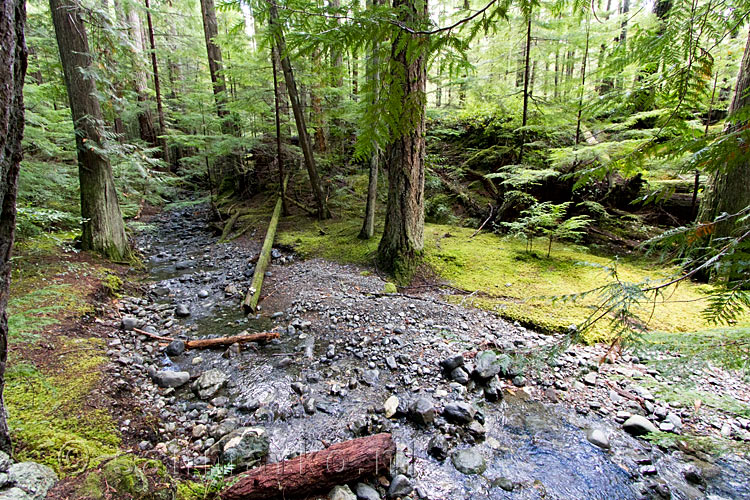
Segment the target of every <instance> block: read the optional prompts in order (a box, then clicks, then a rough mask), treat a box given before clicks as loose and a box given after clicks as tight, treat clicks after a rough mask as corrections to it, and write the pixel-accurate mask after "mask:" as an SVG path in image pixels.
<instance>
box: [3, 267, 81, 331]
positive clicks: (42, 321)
mask: <svg viewBox="0 0 750 500" xmlns="http://www.w3.org/2000/svg"><path fill="white" fill-rule="evenodd" d="M29 281H31V283H30V282H29ZM29 281H27V282H26V283H24V284H23V286H22V287H20V289H14V290H13V292H14V293H12V294H11V298H10V300H9V301H8V330H9V336H10V339H11V340H15V341H18V342H29V341H34V340H37V339H38V336H39V335H38V334H39V332H41V331H42V330H44V329H45V328H47V327H49V326H51V325H54V324H57V323H58V322H59V321H60V315H61V313H65V314H66V315H82V314H86V313H89V312H91V311H93V308H92V306H91V304H89V303H88V301H87V300H86V297H85V296H84V294H85V290H82V289H80V288H75V287H73V286H71V285H68V284H51V285H47V286H44V283H45V282H46V279H40V280H34V279H31V280H29ZM34 284H36V285H38V286H39V288H36V289H31V290H29V291H26V290H28V289H29V288H31V287H32V286H34Z"/></svg>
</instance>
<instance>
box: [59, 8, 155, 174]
mask: <svg viewBox="0 0 750 500" xmlns="http://www.w3.org/2000/svg"><path fill="white" fill-rule="evenodd" d="M50 1H51V0H50ZM144 1H145V5H146V21H147V23H148V43H149V46H150V48H151V69H152V71H153V73H154V93H155V94H156V114H157V116H158V118H159V134H160V135H161V136H162V137H161V149H162V159H163V160H164V162H165V163H167V165H168V164H169V147H168V146H167V137H166V136H167V126H166V122H165V120H164V106H163V104H162V102H161V82H160V81H159V62H158V61H157V59H156V41H155V40H154V23H153V22H152V20H151V4H150V3H149V0H144Z"/></svg>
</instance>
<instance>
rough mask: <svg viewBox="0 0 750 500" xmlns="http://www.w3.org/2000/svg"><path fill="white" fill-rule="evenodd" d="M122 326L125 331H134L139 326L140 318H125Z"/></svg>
mask: <svg viewBox="0 0 750 500" xmlns="http://www.w3.org/2000/svg"><path fill="white" fill-rule="evenodd" d="M121 326H122V329H123V330H126V331H130V330H133V329H134V328H136V327H137V326H138V318H135V317H133V316H123V318H122V322H121Z"/></svg>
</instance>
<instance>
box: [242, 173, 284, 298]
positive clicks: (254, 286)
mask: <svg viewBox="0 0 750 500" xmlns="http://www.w3.org/2000/svg"><path fill="white" fill-rule="evenodd" d="M288 180H289V175H288V174H287V177H286V178H285V179H284V185H283V186H282V188H281V193H284V192H286V183H287V181H288ZM282 206H283V194H279V199H278V200H276V206H275V207H274V209H273V215H272V216H271V221H270V222H269V223H268V231H266V239H265V240H264V241H263V248H262V249H261V251H260V256H259V257H258V263H257V264H256V265H255V273H254V274H253V281H252V282H251V283H250V288H249V289H248V291H247V295H246V296H245V300H244V301H242V307H243V308H244V309H245V311H247V312H255V311H256V309H257V308H258V301H259V300H260V289H261V287H262V286H263V276H264V275H265V274H266V269H267V268H268V264H269V262H271V248H273V240H274V238H275V237H276V226H278V225H279V218H280V217H281V208H282Z"/></svg>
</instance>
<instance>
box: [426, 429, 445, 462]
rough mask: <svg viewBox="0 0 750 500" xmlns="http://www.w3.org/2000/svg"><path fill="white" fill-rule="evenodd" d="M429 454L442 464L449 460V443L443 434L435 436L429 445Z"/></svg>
mask: <svg viewBox="0 0 750 500" xmlns="http://www.w3.org/2000/svg"><path fill="white" fill-rule="evenodd" d="M427 453H429V454H430V455H431V456H433V457H435V458H436V459H438V460H440V461H441V462H442V461H443V460H445V459H446V458H448V441H446V439H445V437H444V436H443V435H442V434H438V435H437V436H434V437H433V438H432V439H430V441H429V442H428V443H427Z"/></svg>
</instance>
